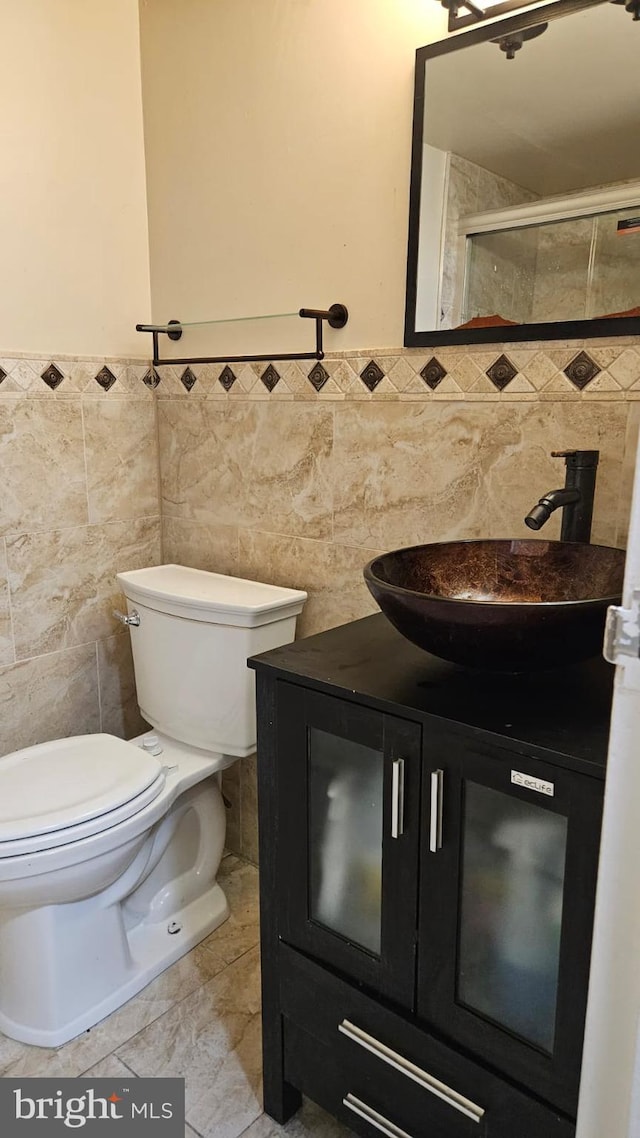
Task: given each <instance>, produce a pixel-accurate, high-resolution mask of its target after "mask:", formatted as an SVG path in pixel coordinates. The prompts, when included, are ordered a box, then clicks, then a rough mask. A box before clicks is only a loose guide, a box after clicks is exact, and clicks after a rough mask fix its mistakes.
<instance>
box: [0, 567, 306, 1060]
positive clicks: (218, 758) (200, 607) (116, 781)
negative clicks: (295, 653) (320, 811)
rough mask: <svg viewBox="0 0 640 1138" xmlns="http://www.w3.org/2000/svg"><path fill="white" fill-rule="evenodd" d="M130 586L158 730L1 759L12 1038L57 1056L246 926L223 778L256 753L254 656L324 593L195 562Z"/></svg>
mask: <svg viewBox="0 0 640 1138" xmlns="http://www.w3.org/2000/svg"><path fill="white" fill-rule="evenodd" d="M118 581H119V582H120V585H121V586H122V589H123V592H124V593H125V596H126V598H127V607H128V617H127V618H126V621H127V623H128V624H129V625H130V627H131V640H132V646H133V659H134V666H135V674H136V687H137V693H138V703H139V705H140V709H141V712H142V714H143V716H144V717H145V719H147V720H148V722H149V723H151V724H153V727H154V728H155V731H154V734H153V735H151V734H147V735H142V736H140V737H139V738H138V739H134V740H132V741H131V742H129V743H125V742H123V741H122V740H121V739H117V738H115V737H114V736H112V735H81V736H77V737H75V738H70V739H57V740H55V741H54V742H51V743H42V744H40V745H38V746H36V747H28V748H26V749H25V750H22V751H16V752H14V753H13V754H11V755H7V756H5V757H4V758H0V1031H3V1032H4V1033H5V1034H6V1035H9V1036H11V1037H12V1038H14V1039H18V1040H21V1041H22V1042H24V1043H32V1044H37V1045H39V1046H41V1047H58V1046H60V1044H62V1043H66V1041H67V1040H69V1039H72V1038H73V1036H75V1035H78V1033H79V1032H81V1031H85V1030H86V1029H87V1028H89V1027H91V1026H93V1024H95V1023H97V1022H98V1021H99V1020H101V1019H102V1018H103V1017H104V1016H106V1015H108V1013H109V1012H112V1011H113V1010H114V1009H115V1008H117V1007H119V1006H120V1005H121V1004H123V1003H124V1002H125V1001H126V1000H128V999H129V998H130V997H131V996H133V995H134V994H135V993H136V992H138V991H140V989H141V988H143V987H144V985H145V984H148V983H149V981H150V980H152V979H153V977H154V976H157V975H158V974H159V973H160V972H162V971H163V969H165V968H166V967H167V966H168V965H169V964H171V963H173V961H175V960H177V959H178V958H179V957H180V956H182V955H183V954H184V953H185V952H187V951H188V950H189V949H190V948H193V946H194V945H195V944H197V943H198V942H199V941H200V940H202V938H203V937H205V936H206V935H207V934H208V933H210V932H211V931H212V930H213V929H215V928H217V926H218V925H220V924H221V923H222V922H223V921H224V920H225V919H226V917H227V916H228V912H229V910H228V907H227V902H226V899H225V896H224V893H223V892H222V890H221V888H220V886H219V885H218V884H217V883H216V874H217V872H218V867H219V865H220V859H221V856H222V849H223V846H224V836H225V811H224V805H223V801H222V795H221V792H220V771H222V770H224V768H225V767H228V766H230V765H231V763H232V762H233V761H234V760H235V758H238V757H241V756H244V755H249V754H251V753H252V751H254V750H255V741H256V731H255V710H254V687H253V683H254V681H253V673H252V672H251V671H249V669H248V668H247V666H246V660H247V657H248V656H251V655H253V654H254V653H257V652H263V651H266V650H267V649H269V648H275V647H278V646H279V645H281V644H287V643H289V642H290V641H291V640H293V637H294V632H295V623H296V616H297V614H298V613H300V612H301V610H302V607H303V605H304V602H305V600H306V596H307V595H306V593H303V592H299V591H297V590H294V589H282V588H277V587H275V586H272V585H263V584H260V583H258V582H255V581H244V580H241V579H239V578H235V577H224V576H221V575H220V574H217V573H205V572H202V571H200V570H197V569H188V568H185V567H183V566H180V565H162V566H160V567H158V568H151V569H139V570H135V571H133V572H131V573H120V574H118ZM123 619H124V618H123Z"/></svg>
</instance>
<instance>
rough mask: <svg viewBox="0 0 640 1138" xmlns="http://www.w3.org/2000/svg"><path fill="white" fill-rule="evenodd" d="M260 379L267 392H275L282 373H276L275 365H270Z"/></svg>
mask: <svg viewBox="0 0 640 1138" xmlns="http://www.w3.org/2000/svg"><path fill="white" fill-rule="evenodd" d="M260 379H261V380H262V382H263V383H264V385H265V387H266V389H267V391H273V389H274V387H275V386H276V384H277V383H279V382H280V372H278V371H276V369H275V368H274V366H273V364H269V366H268V367H266V368H265V369H264V371H263V373H262V375H261V376H260Z"/></svg>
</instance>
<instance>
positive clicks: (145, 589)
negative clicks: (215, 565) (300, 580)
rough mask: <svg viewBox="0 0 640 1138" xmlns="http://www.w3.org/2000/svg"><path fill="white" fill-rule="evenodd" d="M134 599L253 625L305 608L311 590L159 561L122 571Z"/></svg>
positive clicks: (174, 611) (219, 620) (127, 592)
mask: <svg viewBox="0 0 640 1138" xmlns="http://www.w3.org/2000/svg"><path fill="white" fill-rule="evenodd" d="M118 582H119V584H120V586H121V588H122V591H123V592H124V594H125V596H126V597H127V598H128V600H130V601H134V602H137V603H138V604H141V605H146V606H147V607H148V608H152V609H158V610H159V611H160V612H168V613H171V614H174V615H176V616H184V617H189V618H190V619H191V620H202V621H209V622H210V623H212V624H234V625H241V626H245V627H255V626H256V625H260V624H271V623H272V622H273V621H276V620H282V619H284V618H285V617H288V616H296V615H297V614H298V613H300V612H302V608H303V605H304V602H305V601H306V599H307V594H306V593H305V592H302V590H300V589H285V588H282V587H281V586H280V585H265V584H263V583H262V582H261V581H247V580H245V579H244V578H242V577H228V576H225V575H224V574H223V573H208V572H206V571H205V570H204V569H190V568H188V567H187V566H186V565H156V566H153V567H151V568H149V569H133V570H131V572H128V573H118Z"/></svg>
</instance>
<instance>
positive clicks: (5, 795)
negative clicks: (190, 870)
mask: <svg viewBox="0 0 640 1138" xmlns="http://www.w3.org/2000/svg"><path fill="white" fill-rule="evenodd" d="M164 785H165V772H164V769H163V767H162V765H161V764H160V763H159V762H158V760H157V759H156V758H154V756H153V755H150V754H149V753H148V752H147V751H144V750H142V749H141V748H139V747H137V746H134V745H133V744H131V743H125V742H123V740H121V739H117V738H115V737H114V736H112V735H105V734H96V735H79V736H76V737H75V738H71V739H56V740H54V741H53V742H49V743H41V744H38V745H37V746H35V747H27V748H25V749H24V750H21V751H16V752H14V753H13V754H12V755H7V756H6V757H5V758H4V759H0V858H4V857H13V856H17V855H19V854H25V853H34V852H36V851H38V850H46V849H52V848H54V847H55V846H59V845H64V844H66V843H68V842H72V841H77V840H78V839H79V838H85V837H90V836H92V835H93V834H98V833H101V832H102V831H104V830H107V829H110V828H111V827H112V826H115V825H117V824H118V823H119V822H122V821H125V820H126V819H127V818H130V817H132V816H133V815H134V814H136V813H138V811H140V810H142V809H143V808H144V807H145V806H147V805H148V804H149V803H150V802H153V800H154V799H155V798H157V796H158V795H159V794H160V793H161V791H162V790H163V788H164ZM27 809H28V814H27Z"/></svg>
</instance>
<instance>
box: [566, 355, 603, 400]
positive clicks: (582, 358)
mask: <svg viewBox="0 0 640 1138" xmlns="http://www.w3.org/2000/svg"><path fill="white" fill-rule="evenodd" d="M600 371H602V368H599V367H598V365H597V363H596V361H595V360H594V359H592V358H591V356H590V355H589V354H588V353H587V352H578V355H577V356H574V357H573V359H572V360H571V363H568V364H567V366H566V368H565V369H564V374H565V375H566V377H567V379H570V380H571V382H572V384H573V386H574V387H578V388H579V389H580V391H582V389H583V388H584V387H586V386H587V384H588V383H591V380H592V379H595V377H596V376H597V375H598V373H599V372H600Z"/></svg>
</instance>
